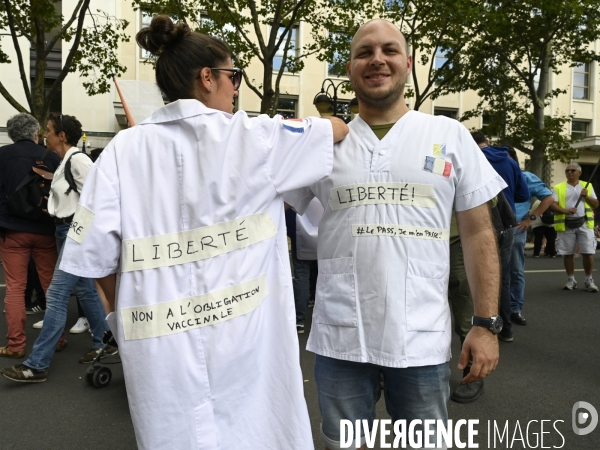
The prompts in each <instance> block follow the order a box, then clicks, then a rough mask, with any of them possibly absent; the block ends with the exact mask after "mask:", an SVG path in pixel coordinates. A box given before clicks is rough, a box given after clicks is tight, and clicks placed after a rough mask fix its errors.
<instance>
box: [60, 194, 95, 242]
mask: <svg viewBox="0 0 600 450" xmlns="http://www.w3.org/2000/svg"><path fill="white" fill-rule="evenodd" d="M95 216H96V214H95V213H94V212H93V211H91V210H89V209H87V208H86V207H85V206H83V205H81V204H79V203H78V204H77V209H75V216H74V217H73V221H72V222H71V226H70V227H69V232H68V233H67V236H68V237H70V238H71V239H73V240H74V241H75V242H77V243H79V244H81V243H82V242H83V239H84V238H85V235H86V234H87V232H88V231H89V229H90V227H91V226H92V222H93V221H94V217H95Z"/></svg>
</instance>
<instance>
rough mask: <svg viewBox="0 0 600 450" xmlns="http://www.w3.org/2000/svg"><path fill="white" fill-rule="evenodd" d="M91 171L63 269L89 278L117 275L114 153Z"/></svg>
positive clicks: (69, 236) (117, 200) (118, 248)
mask: <svg viewBox="0 0 600 450" xmlns="http://www.w3.org/2000/svg"><path fill="white" fill-rule="evenodd" d="M104 153H106V154H103V155H102V156H103V158H101V159H102V161H99V163H98V164H95V165H93V166H92V167H91V169H90V170H89V173H88V175H87V178H86V180H85V185H84V187H83V191H82V192H81V197H80V198H79V204H78V205H77V210H76V212H75V217H74V218H73V222H72V224H71V228H70V229H69V233H68V234H67V240H66V242H65V247H64V251H63V256H62V260H61V263H60V269H61V270H63V271H65V272H68V273H71V274H73V275H78V276H81V277H86V278H102V277H105V276H107V275H110V274H112V273H115V272H117V270H118V268H119V262H120V256H121V207H120V195H119V192H120V191H119V184H118V178H117V170H116V165H115V164H114V151H113V152H111V151H110V149H109V148H107V149H106V150H105V151H104Z"/></svg>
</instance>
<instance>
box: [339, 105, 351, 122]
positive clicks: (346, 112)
mask: <svg viewBox="0 0 600 450" xmlns="http://www.w3.org/2000/svg"><path fill="white" fill-rule="evenodd" d="M336 116H338V117H339V118H340V119H342V120H343V121H344V122H346V123H348V122H350V121H351V120H352V111H350V100H338V101H337V104H336Z"/></svg>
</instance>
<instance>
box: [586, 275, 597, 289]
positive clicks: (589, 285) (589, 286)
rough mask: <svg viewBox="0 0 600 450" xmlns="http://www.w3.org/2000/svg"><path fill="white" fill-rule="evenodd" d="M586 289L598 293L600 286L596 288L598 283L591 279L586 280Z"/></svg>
mask: <svg viewBox="0 0 600 450" xmlns="http://www.w3.org/2000/svg"><path fill="white" fill-rule="evenodd" d="M585 288H586V289H587V290H588V292H598V286H596V283H594V280H592V279H591V278H588V279H587V280H585Z"/></svg>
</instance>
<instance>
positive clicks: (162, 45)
mask: <svg viewBox="0 0 600 450" xmlns="http://www.w3.org/2000/svg"><path fill="white" fill-rule="evenodd" d="M191 32H192V31H191V30H190V27H189V26H188V25H187V24H186V23H183V22H180V23H177V24H174V23H173V21H172V20H171V18H170V17H169V16H167V15H157V16H154V18H153V19H152V22H150V26H149V27H146V28H142V29H141V30H140V31H139V32H138V33H137V34H136V36H135V40H136V42H137V43H138V45H139V46H140V47H142V48H143V49H144V50H147V51H149V52H150V53H152V54H153V55H155V56H158V55H160V54H161V53H163V52H164V51H165V50H166V49H167V48H169V47H170V46H171V45H173V44H176V43H177V42H179V41H180V40H181V39H183V38H184V37H185V36H187V35H188V34H190V33H191Z"/></svg>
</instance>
